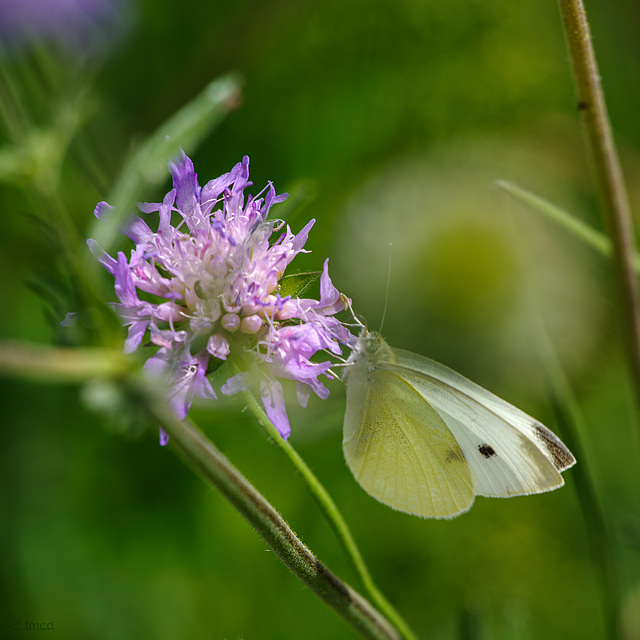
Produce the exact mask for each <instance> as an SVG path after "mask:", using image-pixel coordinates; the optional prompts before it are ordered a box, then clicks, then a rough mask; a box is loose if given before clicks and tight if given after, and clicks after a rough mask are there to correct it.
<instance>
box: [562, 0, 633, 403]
mask: <svg viewBox="0 0 640 640" xmlns="http://www.w3.org/2000/svg"><path fill="white" fill-rule="evenodd" d="M559 3H560V12H561V13H562V19H563V22H564V30H565V35H566V38H567V44H568V47H569V52H570V55H571V62H572V65H573V75H574V80H575V84H576V92H577V97H578V109H579V110H580V113H581V114H582V120H583V123H584V127H585V133H586V137H587V141H588V146H589V149H590V152H591V159H592V162H593V169H594V174H595V178H596V181H597V183H598V188H599V191H600V199H601V201H602V206H603V209H604V212H605V215H606V218H607V223H608V226H609V229H610V234H611V238H612V241H613V253H614V260H615V264H616V269H617V274H618V279H619V282H620V286H621V295H622V304H623V307H624V315H625V318H626V325H627V333H628V340H629V345H630V349H629V357H630V360H631V363H630V364H631V370H632V373H633V376H634V379H635V396H636V400H637V402H638V407H640V296H639V295H638V287H637V282H636V277H635V273H634V269H633V255H634V248H633V244H634V239H633V228H632V222H631V212H630V207H629V200H628V196H627V191H626V188H625V185H624V179H623V176H622V170H621V168H620V161H619V159H618V154H617V151H616V147H615V143H614V141H613V135H612V133H611V125H610V123H609V118H608V115H607V107H606V104H605V100H604V94H603V91H602V86H601V84H600V76H599V75H598V67H597V64H596V59H595V54H594V51H593V46H592V42H591V34H590V31H589V25H588V23H587V16H586V11H585V8H584V4H583V2H582V0H559Z"/></svg>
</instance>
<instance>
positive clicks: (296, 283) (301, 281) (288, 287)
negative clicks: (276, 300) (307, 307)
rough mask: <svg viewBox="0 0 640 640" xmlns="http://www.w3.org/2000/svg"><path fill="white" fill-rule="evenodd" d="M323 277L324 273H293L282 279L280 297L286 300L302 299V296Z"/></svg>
mask: <svg viewBox="0 0 640 640" xmlns="http://www.w3.org/2000/svg"><path fill="white" fill-rule="evenodd" d="M321 275H322V271H306V272H304V273H291V274H287V275H284V276H282V278H280V291H279V293H280V295H281V296H282V297H283V298H284V297H286V296H291V297H292V298H300V297H302V294H303V293H304V292H305V291H307V289H309V287H311V286H312V285H313V283H314V282H316V280H318V278H320V276H321Z"/></svg>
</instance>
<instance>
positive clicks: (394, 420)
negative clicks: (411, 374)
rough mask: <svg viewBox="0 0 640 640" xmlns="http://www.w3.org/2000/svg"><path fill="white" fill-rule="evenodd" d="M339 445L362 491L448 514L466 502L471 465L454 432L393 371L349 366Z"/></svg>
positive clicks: (396, 504)
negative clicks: (350, 367) (340, 443)
mask: <svg viewBox="0 0 640 640" xmlns="http://www.w3.org/2000/svg"><path fill="white" fill-rule="evenodd" d="M360 364H361V363H360ZM343 449H344V454H345V457H346V460H347V463H348V465H349V467H350V468H351V471H352V472H353V474H354V476H355V477H356V479H357V480H358V482H359V483H360V485H361V486H362V487H363V488H364V489H365V491H367V493H369V494H370V495H371V496H373V497H374V498H376V499H377V500H380V501H381V502H384V503H385V504H387V505H389V506H391V507H393V508H394V509H398V510H400V511H405V512H407V513H412V514H415V515H419V516H423V517H435V518H452V517H454V516H456V515H458V514H460V513H463V512H464V511H467V510H468V509H469V508H470V507H471V504H472V503H473V485H472V477H471V473H470V470H469V467H468V466H467V463H466V462H465V458H464V455H463V453H462V451H461V450H460V447H459V445H458V443H457V442H456V439H455V438H454V435H453V434H452V432H451V431H450V429H449V428H448V426H447V424H446V423H445V421H444V420H443V419H442V418H441V417H440V416H439V415H438V413H437V412H436V411H435V410H434V408H433V407H432V406H431V405H430V403H429V402H428V401H427V400H426V399H425V398H424V396H423V395H422V394H420V393H419V392H418V391H417V390H416V389H415V388H414V387H413V386H412V385H411V384H410V383H408V382H407V381H406V380H405V378H404V376H403V375H401V374H400V375H399V374H398V373H396V372H394V371H390V370H387V369H385V368H373V369H372V368H370V367H368V366H358V365H356V366H355V367H354V368H353V369H352V370H350V371H349V373H348V384H347V407H346V413H345V421H344V441H343Z"/></svg>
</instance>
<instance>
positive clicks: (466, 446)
mask: <svg viewBox="0 0 640 640" xmlns="http://www.w3.org/2000/svg"><path fill="white" fill-rule="evenodd" d="M393 356H394V360H395V362H388V363H378V366H380V367H382V368H383V369H384V370H385V371H389V372H394V373H395V374H396V375H398V376H399V377H401V378H402V379H403V380H405V381H406V382H407V384H409V385H410V386H411V387H412V388H413V389H414V390H415V391H416V392H417V393H419V394H420V396H421V397H422V398H424V399H425V401H427V402H429V403H430V404H431V406H432V407H433V408H434V410H435V411H436V412H437V413H438V415H439V416H440V418H441V419H442V420H443V421H444V423H445V424H446V425H447V427H448V428H449V430H450V431H451V433H452V434H453V435H454V437H455V439H456V441H457V443H458V445H459V446H460V449H461V450H462V452H463V454H464V457H465V459H466V461H467V464H468V465H469V468H470V471H471V476H472V481H473V492H474V494H475V495H483V496H493V497H508V496H512V495H519V494H528V493H540V492H543V491H550V490H552V489H555V488H557V487H560V486H562V485H563V484H564V481H563V479H562V476H561V475H560V472H561V471H564V470H565V469H567V468H569V467H570V466H572V465H573V464H574V463H575V459H574V457H573V455H571V452H570V451H569V450H568V449H567V448H566V447H565V446H564V444H563V443H562V442H561V441H560V440H559V439H558V438H557V437H556V436H555V435H554V434H553V433H552V432H551V431H549V429H547V428H546V427H545V426H543V425H541V424H540V423H539V422H537V421H536V420H535V419H534V418H532V417H531V416H529V415H527V414H526V413H524V412H522V411H520V410H519V409H517V408H516V407H514V406H513V405H511V404H509V403H508V402H505V401H504V400H501V399H500V398H498V397H497V396H495V395H493V394H492V393H490V392H489V391H487V390H486V389H483V388H482V387H480V386H479V385H477V384H475V383H473V382H471V381H470V380H468V379H467V378H465V377H464V376H461V375H460V374H458V373H456V372H455V371H452V370H451V369H449V368H448V367H445V366H444V365H441V364H439V363H437V362H435V361H433V360H430V359H429V358H425V357H423V356H419V355H416V354H413V353H410V352H408V351H403V350H401V349H393Z"/></svg>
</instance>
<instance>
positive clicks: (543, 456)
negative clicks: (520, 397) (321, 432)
mask: <svg viewBox="0 0 640 640" xmlns="http://www.w3.org/2000/svg"><path fill="white" fill-rule="evenodd" d="M346 381H347V408H346V413H345V420H344V439H343V450H344V454H345V457H346V460H347V463H348V465H349V467H350V469H351V471H352V472H353V474H354V476H355V477H356V479H357V480H358V482H359V483H360V484H361V485H362V487H363V488H364V489H365V490H366V491H367V492H368V493H369V494H370V495H372V496H373V497H374V498H376V499H377V500H380V501H381V502H384V503H385V504H388V505H389V506H391V507H393V508H394V509H398V510H400V511H405V512H407V513H411V514H415V515H419V516H422V517H433V518H453V517H455V516H457V515H459V514H461V513H464V512H465V511H467V510H468V509H469V508H470V507H471V505H472V504H473V501H474V498H475V496H476V495H481V496H491V497H511V496H515V495H523V494H530V493H540V492H543V491H550V490H552V489H556V488H558V487H560V486H562V485H563V484H564V481H563V479H562V476H561V475H560V472H561V471H564V470H565V469H567V468H569V467H570V466H572V465H573V464H574V463H575V459H574V458H573V456H572V455H571V453H570V451H569V450H568V449H567V448H566V447H565V446H564V444H563V443H562V442H561V441H560V440H559V439H558V438H557V437H556V436H555V435H554V434H553V433H552V432H551V431H550V430H549V429H547V428H546V427H545V426H543V425H542V424H540V423H539V422H538V421H537V420H535V419H534V418H532V417H531V416H528V415H527V414H525V413H524V412H522V411H520V410H519V409H517V408H516V407H514V406H512V405H510V404H509V403H507V402H505V401H504V400H501V399H500V398H498V397H497V396H495V395H493V394H492V393H490V392H489V391H487V390H486V389H483V388H482V387H480V386H479V385H477V384H475V383H473V382H471V381H470V380H467V379H466V378H465V377H463V376H461V375H460V374H458V373H456V372H455V371H452V370H451V369H449V368H447V367H445V366H444V365H441V364H439V363H437V362H435V361H433V360H430V359H429V358H425V357H423V356H419V355H416V354H413V353H410V352H408V351H403V350H401V349H394V348H392V347H390V346H389V345H388V344H387V343H386V342H385V341H384V339H383V338H382V337H381V336H380V335H379V334H377V333H375V332H369V331H365V332H363V334H362V335H361V336H360V338H359V339H358V343H357V345H356V348H355V349H354V351H353V353H352V354H351V357H350V362H349V366H348V367H347V371H346Z"/></svg>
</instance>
